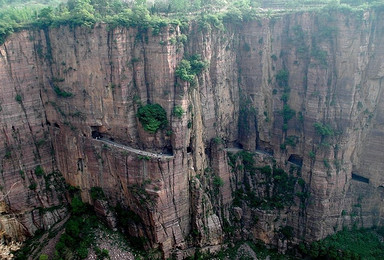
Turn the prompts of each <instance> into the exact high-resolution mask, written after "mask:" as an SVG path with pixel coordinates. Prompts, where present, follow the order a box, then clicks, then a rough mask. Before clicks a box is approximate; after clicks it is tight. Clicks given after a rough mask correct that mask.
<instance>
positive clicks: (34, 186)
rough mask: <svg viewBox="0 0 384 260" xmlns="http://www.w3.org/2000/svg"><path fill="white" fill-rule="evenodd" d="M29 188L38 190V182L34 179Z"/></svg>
mask: <svg viewBox="0 0 384 260" xmlns="http://www.w3.org/2000/svg"><path fill="white" fill-rule="evenodd" d="M28 188H29V189H30V190H36V188H37V183H36V182H34V181H32V182H31V184H30V185H29V186H28Z"/></svg>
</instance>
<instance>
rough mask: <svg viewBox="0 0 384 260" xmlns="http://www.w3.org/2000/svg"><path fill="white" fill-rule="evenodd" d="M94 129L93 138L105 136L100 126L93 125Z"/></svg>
mask: <svg viewBox="0 0 384 260" xmlns="http://www.w3.org/2000/svg"><path fill="white" fill-rule="evenodd" d="M91 131H92V133H91V134H92V138H93V139H100V138H102V137H103V135H102V134H101V133H100V127H99V126H91Z"/></svg>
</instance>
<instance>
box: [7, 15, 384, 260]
mask: <svg viewBox="0 0 384 260" xmlns="http://www.w3.org/2000/svg"><path fill="white" fill-rule="evenodd" d="M377 17H380V13H374V12H366V13H364V15H362V16H361V17H360V16H358V17H351V15H345V14H342V13H339V14H337V15H336V14H335V13H333V14H329V15H326V14H320V15H316V14H313V13H300V14H290V15H284V16H282V17H281V18H277V19H276V18H273V19H261V20H259V21H253V22H244V23H243V24H242V25H241V26H239V25H235V24H232V25H227V26H226V30H225V31H220V30H218V29H216V28H214V27H213V26H212V28H211V29H209V28H203V29H201V28H199V26H198V25H196V24H191V25H190V29H189V32H188V33H187V35H188V41H187V43H186V44H184V45H183V44H181V43H180V42H176V43H174V41H173V40H171V39H177V36H179V35H180V34H181V32H180V29H179V28H177V27H176V28H173V27H171V26H170V27H167V28H164V29H163V30H162V31H161V32H160V34H159V35H153V34H152V32H151V31H149V32H147V33H139V32H138V31H137V30H136V29H132V28H131V29H123V28H116V29H113V30H108V29H107V26H106V25H102V24H100V25H96V26H95V28H94V29H88V28H69V27H59V28H52V29H49V30H41V31H33V30H31V31H22V32H19V33H15V34H13V35H12V36H11V37H10V38H9V39H8V40H7V41H6V43H5V44H4V45H2V46H1V47H0V82H1V83H0V88H1V92H0V93H1V94H0V105H1V107H0V108H1V109H0V120H1V123H0V126H1V129H2V131H1V134H0V135H1V136H2V140H3V142H1V143H0V158H1V176H2V178H1V180H0V182H1V183H0V185H1V186H2V187H3V189H2V193H3V194H4V195H5V196H4V197H3V199H2V207H1V210H2V212H3V214H2V216H1V217H0V221H1V224H2V225H1V226H2V230H4V231H5V232H6V234H7V236H9V237H12V238H18V239H22V237H24V236H25V235H28V234H32V233H34V232H35V230H36V229H39V228H45V229H47V228H49V226H50V225H52V224H54V223H55V222H56V221H58V220H59V219H61V218H63V216H65V214H66V210H65V209H64V208H61V207H60V205H63V204H66V194H65V193H64V192H63V190H64V188H63V187H64V186H63V185H64V184H63V181H62V178H61V177H60V175H59V174H58V172H60V173H62V175H63V176H64V179H65V181H66V182H67V183H69V184H71V185H73V186H79V187H80V189H81V191H82V198H83V200H85V201H88V202H90V203H93V201H92V199H91V197H90V195H89V190H90V189H91V187H101V188H102V189H103V191H104V193H105V194H106V197H107V200H108V201H109V205H110V207H111V208H113V207H115V206H116V205H121V206H122V207H123V208H126V209H127V208H129V210H130V211H132V212H134V214H136V215H137V216H139V221H131V222H130V224H129V232H130V233H131V234H133V235H135V236H140V237H147V238H148V240H147V241H146V243H147V245H150V246H152V247H155V248H160V249H161V250H162V252H163V253H164V257H168V256H169V255H170V253H171V252H172V251H174V250H176V251H179V253H178V254H177V255H178V256H182V255H183V253H180V252H182V251H184V252H186V254H188V252H189V251H188V250H186V249H188V248H192V247H194V246H198V247H210V248H212V249H214V248H215V246H217V245H220V244H222V243H223V242H224V240H225V239H227V238H229V237H230V236H229V235H228V225H229V226H234V227H236V232H235V233H231V234H232V235H233V237H235V238H255V237H256V238H260V239H263V240H264V241H266V242H268V243H272V244H276V245H278V246H280V247H284V246H285V243H286V241H285V239H282V238H281V236H280V235H279V234H277V232H276V230H278V229H279V228H280V227H283V226H290V227H292V228H293V234H294V238H293V241H296V242H297V241H299V240H300V239H305V240H314V239H319V238H323V237H325V236H326V235H328V234H331V233H333V232H335V231H337V230H340V229H341V228H342V227H343V226H351V225H353V224H356V225H361V226H364V227H369V226H373V225H380V224H382V222H383V202H382V197H383V192H384V188H383V185H384V175H383V174H382V169H383V168H384V167H383V166H384V165H383V162H384V160H383V159H384V157H383V154H384V148H383V147H384V138H383V136H384V128H383V122H384V118H383V114H384V113H383V112H384V111H383V110H384V105H383V104H384V102H382V101H383V100H382V99H383V98H384V94H383V93H382V80H383V76H384V62H383V61H384V57H383V55H384V52H383V51H382V50H383V49H384V46H383V44H384V43H383V42H384V41H383V37H384V35H383V32H384V28H383V26H384V24H383V23H382V22H381V21H380V20H379V19H377ZM188 54H200V55H201V57H202V58H203V59H204V60H206V61H208V62H209V66H208V68H207V69H206V70H205V71H204V72H203V73H201V74H200V75H199V76H198V78H197V83H196V84H195V85H191V84H190V83H187V82H183V81H181V80H180V79H177V78H176V77H175V69H176V66H177V64H178V63H179V62H180V60H181V59H182V58H183V56H184V55H188ZM287 72H288V73H287ZM284 73H285V76H284V75H283V74H284ZM279 75H280V76H279ZM283 76H284V77H283ZM65 93H67V94H68V95H67V97H66V96H65V95H66V94H65ZM69 93H70V94H69ZM146 103H158V104H160V105H161V106H162V107H163V108H164V109H165V110H166V111H167V115H168V120H169V127H168V128H166V129H163V130H160V131H158V132H157V133H156V134H150V133H148V132H146V131H144V129H143V127H142V126H141V124H140V123H139V121H138V119H137V117H136V113H137V109H138V107H139V106H140V104H146ZM175 106H181V107H182V108H183V110H184V114H183V115H182V117H181V118H178V117H177V116H174V115H173V108H174V107H175ZM284 106H285V107H286V108H288V107H289V108H290V109H293V110H295V112H296V113H295V115H294V116H292V118H287V117H286V116H284ZM244 111H246V112H247V113H245V114H244ZM315 123H321V124H322V126H325V125H328V126H329V127H330V128H332V130H333V134H331V135H329V136H328V135H326V134H323V135H322V134H320V133H319V132H318V131H316V128H315V127H314V124H315ZM99 136H102V137H103V140H104V139H107V140H110V141H113V142H115V143H118V144H121V145H124V146H125V147H131V148H135V149H138V150H142V151H147V152H152V153H156V154H157V156H152V155H151V156H147V155H146V154H140V153H138V152H137V150H132V149H125V148H124V147H123V148H122V146H115V145H112V144H108V143H105V142H102V141H101V140H100V139H98V138H93V137H99ZM293 136H294V144H291V141H292V140H291V139H292V138H293ZM287 144H288V145H287ZM233 147H236V148H243V149H245V150H247V151H251V152H255V151H257V153H256V154H255V155H254V160H255V162H256V165H257V166H264V165H266V164H269V165H272V164H273V163H274V164H276V165H278V166H279V167H280V168H283V169H285V170H286V171H287V172H288V171H289V169H290V168H291V166H292V163H291V162H292V160H290V158H296V159H295V160H293V161H294V164H295V165H297V161H299V164H302V166H301V174H302V178H303V179H304V181H305V182H306V185H307V187H308V191H309V192H310V197H309V198H308V199H307V200H306V202H305V204H304V205H301V204H300V201H298V199H297V198H296V202H297V203H296V204H294V205H292V206H290V207H286V208H285V209H284V210H264V209H254V208H251V207H250V206H248V205H247V204H245V203H243V204H242V206H241V207H235V208H234V207H233V205H232V200H233V192H234V191H235V190H236V186H238V185H239V183H240V184H241V183H243V182H245V181H249V180H250V178H248V177H246V174H244V175H237V174H235V173H234V172H233V171H232V170H231V168H230V166H229V165H228V163H227V161H228V155H227V152H226V150H225V149H226V148H233ZM170 153H171V154H172V156H165V155H168V154H170ZM163 155H164V156H163ZM270 155H273V160H272V159H271V156H270ZM292 155H294V156H293V157H292ZM288 161H290V162H288ZM39 165H40V166H41V167H42V168H43V169H44V173H43V174H41V173H40V174H39V173H36V167H37V166H39ZM352 173H353V174H354V175H352ZM215 176H216V177H215ZM352 176H354V178H353V179H352ZM219 180H220V181H219ZM367 180H368V183H367ZM33 183H35V184H33ZM31 185H32V186H31ZM39 209H40V210H39ZM48 209H49V210H48ZM255 215H256V216H257V218H258V222H257V223H256V224H254V223H253V222H252V218H253V217H254V216H255ZM9 219H11V220H12V221H13V222H12V221H10V220H9ZM10 223H11V224H10ZM12 223H14V224H12ZM15 230H16V231H15ZM232 235H231V236H232Z"/></svg>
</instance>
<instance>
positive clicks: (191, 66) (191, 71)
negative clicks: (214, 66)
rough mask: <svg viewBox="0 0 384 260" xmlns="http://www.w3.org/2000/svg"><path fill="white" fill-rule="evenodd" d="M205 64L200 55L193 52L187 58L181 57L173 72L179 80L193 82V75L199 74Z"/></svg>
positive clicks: (206, 64)
mask: <svg viewBox="0 0 384 260" xmlns="http://www.w3.org/2000/svg"><path fill="white" fill-rule="evenodd" d="M207 66H208V63H207V62H206V61H203V60H202V59H201V56H200V55H198V54H195V55H192V56H191V57H189V58H188V59H182V60H181V61H180V63H179V65H178V66H177V68H176V71H175V74H176V76H178V77H179V78H180V79H181V80H183V81H187V82H189V83H191V84H194V83H195V76H196V75H198V74H200V73H201V72H202V71H203V70H204V69H205V68H207Z"/></svg>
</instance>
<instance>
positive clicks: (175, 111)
mask: <svg viewBox="0 0 384 260" xmlns="http://www.w3.org/2000/svg"><path fill="white" fill-rule="evenodd" d="M183 114H184V109H183V108H182V107H181V106H175V107H174V108H173V115H174V116H176V117H177V118H182V116H183Z"/></svg>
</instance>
